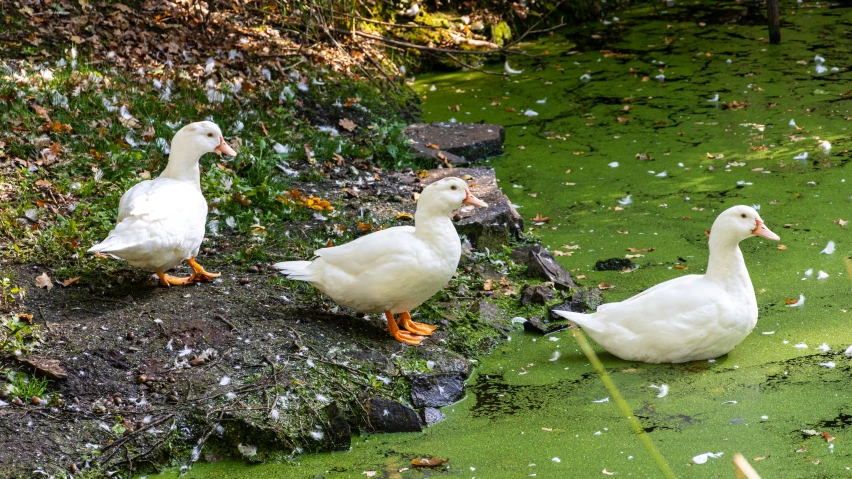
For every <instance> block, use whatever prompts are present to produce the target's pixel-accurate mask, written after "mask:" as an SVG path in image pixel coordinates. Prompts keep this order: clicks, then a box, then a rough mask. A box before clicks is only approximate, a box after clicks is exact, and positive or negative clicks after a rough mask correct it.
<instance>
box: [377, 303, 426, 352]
mask: <svg viewBox="0 0 852 479" xmlns="http://www.w3.org/2000/svg"><path fill="white" fill-rule="evenodd" d="M385 317H386V318H387V320H388V331H389V332H390V335H391V336H393V338H394V339H396V340H397V341H399V342H401V343H405V344H410V345H412V346H417V345H419V344H420V343H421V342H423V340H424V339H426V338H423V337H421V336H417V335H415V334H411V333H409V332H407V331H400V330H399V327H398V326H397V325H396V320H395V319H393V313H391V312H390V311H385Z"/></svg>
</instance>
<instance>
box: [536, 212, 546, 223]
mask: <svg viewBox="0 0 852 479" xmlns="http://www.w3.org/2000/svg"><path fill="white" fill-rule="evenodd" d="M549 221H550V216H541V213H536V214H535V218H533V219H532V222H533V223H548V222H549Z"/></svg>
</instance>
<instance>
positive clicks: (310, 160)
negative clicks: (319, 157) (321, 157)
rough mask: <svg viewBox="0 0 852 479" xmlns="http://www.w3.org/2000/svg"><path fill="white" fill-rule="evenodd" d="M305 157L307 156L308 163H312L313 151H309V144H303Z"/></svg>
mask: <svg viewBox="0 0 852 479" xmlns="http://www.w3.org/2000/svg"><path fill="white" fill-rule="evenodd" d="M305 155H307V156H308V163H313V162H314V150H313V149H311V144H310V143H305Z"/></svg>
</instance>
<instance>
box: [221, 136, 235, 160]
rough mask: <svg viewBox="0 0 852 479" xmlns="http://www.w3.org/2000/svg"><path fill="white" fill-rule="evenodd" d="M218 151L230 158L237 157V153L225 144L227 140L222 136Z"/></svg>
mask: <svg viewBox="0 0 852 479" xmlns="http://www.w3.org/2000/svg"><path fill="white" fill-rule="evenodd" d="M216 151H218V152H219V153H224V154H226V155H228V156H237V152H236V151H234V149H233V148H231V147H230V146H228V144H227V143H225V139H224V138H222V136H221V135H220V136H219V146H217V147H216Z"/></svg>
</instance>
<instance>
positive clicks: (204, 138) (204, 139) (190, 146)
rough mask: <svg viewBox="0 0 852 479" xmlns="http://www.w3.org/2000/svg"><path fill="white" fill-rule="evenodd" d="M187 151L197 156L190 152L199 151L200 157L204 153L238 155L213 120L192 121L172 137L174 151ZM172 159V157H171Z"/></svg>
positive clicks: (187, 153)
mask: <svg viewBox="0 0 852 479" xmlns="http://www.w3.org/2000/svg"><path fill="white" fill-rule="evenodd" d="M175 149H177V150H178V151H181V150H183V151H185V152H186V153H184V155H186V156H187V157H189V156H195V155H191V154H190V152H193V153H198V157H199V158H200V157H201V155H203V154H204V153H224V154H226V155H229V156H237V152H235V151H234V150H233V149H232V148H231V147H230V146H228V144H227V143H225V138H224V137H223V136H222V130H220V129H219V126H218V125H216V124H215V123H213V122H212V121H197V122H195V123H190V124H189V125H186V126H185V127H183V128H181V129H180V130H178V132H177V133H175V137H174V139H172V151H174V150H175ZM169 160H171V157H170V158H169Z"/></svg>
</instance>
